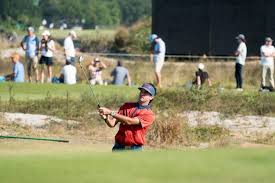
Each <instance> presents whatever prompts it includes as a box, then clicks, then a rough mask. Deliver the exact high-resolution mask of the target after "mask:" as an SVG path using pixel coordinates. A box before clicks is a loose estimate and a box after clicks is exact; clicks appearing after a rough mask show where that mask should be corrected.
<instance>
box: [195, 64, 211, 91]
mask: <svg viewBox="0 0 275 183" xmlns="http://www.w3.org/2000/svg"><path fill="white" fill-rule="evenodd" d="M205 81H207V83H208V86H212V82H211V80H210V79H209V75H208V73H207V72H206V71H204V64H203V63H199V64H198V71H196V78H195V80H194V81H193V84H194V85H196V86H197V87H198V89H200V88H201V86H202V85H203V84H204V83H205Z"/></svg>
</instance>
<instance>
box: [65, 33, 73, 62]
mask: <svg viewBox="0 0 275 183" xmlns="http://www.w3.org/2000/svg"><path fill="white" fill-rule="evenodd" d="M74 39H76V33H75V31H70V32H69V35H68V36H67V38H66V39H65V40H64V51H65V57H66V60H68V61H69V62H70V63H71V64H72V65H75V55H76V51H75V47H74V42H73V40H74Z"/></svg>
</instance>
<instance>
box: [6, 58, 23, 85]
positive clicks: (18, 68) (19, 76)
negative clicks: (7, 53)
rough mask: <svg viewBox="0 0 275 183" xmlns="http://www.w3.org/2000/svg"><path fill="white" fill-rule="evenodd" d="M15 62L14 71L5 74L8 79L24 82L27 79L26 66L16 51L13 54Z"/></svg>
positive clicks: (13, 61)
mask: <svg viewBox="0 0 275 183" xmlns="http://www.w3.org/2000/svg"><path fill="white" fill-rule="evenodd" d="M11 61H12V63H13V69H12V73H11V74H9V75H6V76H5V80H6V81H14V82H17V83H23V82H24V80H25V72H24V66H23V64H22V63H21V62H20V56H19V54H18V53H14V54H12V56H11Z"/></svg>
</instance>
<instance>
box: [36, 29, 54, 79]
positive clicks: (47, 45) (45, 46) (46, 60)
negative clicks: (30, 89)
mask: <svg viewBox="0 0 275 183" xmlns="http://www.w3.org/2000/svg"><path fill="white" fill-rule="evenodd" d="M40 50H41V58H40V60H39V64H40V65H41V83H44V77H45V65H46V66H47V71H48V79H47V82H48V83H49V82H51V80H52V66H53V54H54V52H55V43H54V41H53V39H52V38H51V33H50V32H49V31H48V30H46V31H44V32H43V33H42V39H41V44H40Z"/></svg>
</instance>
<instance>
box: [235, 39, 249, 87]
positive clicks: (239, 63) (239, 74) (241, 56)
mask: <svg viewBox="0 0 275 183" xmlns="http://www.w3.org/2000/svg"><path fill="white" fill-rule="evenodd" d="M236 40H237V42H238V48H237V50H236V51H235V56H236V57H237V58H236V64H235V78H236V89H237V90H238V91H243V67H244V65H245V60H246V55H247V47H246V44H245V42H246V41H245V36H244V35H243V34H239V35H238V36H237V37H236Z"/></svg>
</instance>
